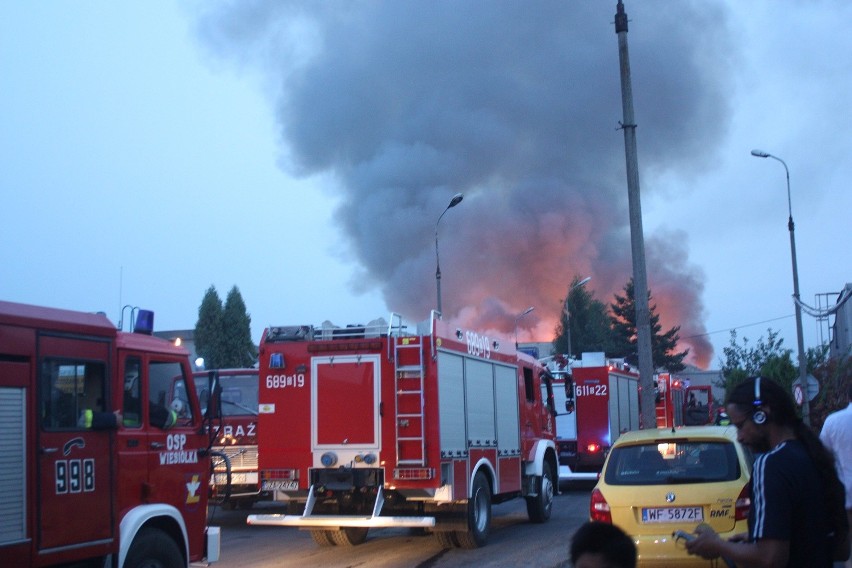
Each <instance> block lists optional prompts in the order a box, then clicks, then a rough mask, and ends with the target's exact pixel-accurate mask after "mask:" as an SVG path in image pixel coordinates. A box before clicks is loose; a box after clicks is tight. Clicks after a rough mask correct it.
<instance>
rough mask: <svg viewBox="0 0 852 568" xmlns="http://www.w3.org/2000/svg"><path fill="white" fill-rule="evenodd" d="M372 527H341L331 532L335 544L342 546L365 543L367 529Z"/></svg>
mask: <svg viewBox="0 0 852 568" xmlns="http://www.w3.org/2000/svg"><path fill="white" fill-rule="evenodd" d="M369 530H370V529H368V528H364V527H341V528H339V529H337V530H336V531H329V532H331V539H332V540H333V541H334V543H335V544H338V545H340V546H355V545H358V544H364V541H366V540H367V531H369Z"/></svg>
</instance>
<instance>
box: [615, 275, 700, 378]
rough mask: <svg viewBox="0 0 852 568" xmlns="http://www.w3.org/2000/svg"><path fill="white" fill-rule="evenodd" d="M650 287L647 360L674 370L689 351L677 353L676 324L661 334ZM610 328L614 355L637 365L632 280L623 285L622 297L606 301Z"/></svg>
mask: <svg viewBox="0 0 852 568" xmlns="http://www.w3.org/2000/svg"><path fill="white" fill-rule="evenodd" d="M651 299H652V297H651V290H648V310H649V311H650V314H651V316H650V317H651V360H652V362H653V366H654V369H666V370H667V371H669V372H671V373H677V372H678V371H682V370H683V369H685V368H686V367H685V365H684V364H683V359H684V358H685V357H686V356H687V355H688V354H689V349H687V350H685V351H680V352H677V351H676V350H677V342H678V340H679V339H680V336H679V335H678V332H679V331H680V326H675V327H673V328H671V329H670V330H668V331H667V332H665V333H660V332H661V331H662V325H661V324H660V316H659V314H657V313H656V312H657V305H656V304H652V303H651ZM610 330H611V333H612V335H611V340H612V346H613V350H612V352H611V355H612V356H614V357H624V358H625V359H627V360H628V361H629V362H631V364H637V360H638V353H637V351H638V350H637V347H636V343H637V332H636V302H635V295H634V288H633V279H632V278H631V279H630V281H629V282H627V284H626V285H625V286H624V296H619V295H618V294H616V295H615V303H613V304H610Z"/></svg>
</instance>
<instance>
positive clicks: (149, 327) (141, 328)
mask: <svg viewBox="0 0 852 568" xmlns="http://www.w3.org/2000/svg"><path fill="white" fill-rule="evenodd" d="M133 333H142V334H144V335H152V334H153V333H154V312H152V311H151V310H139V313H138V314H137V316H136V323H135V324H134V325H133Z"/></svg>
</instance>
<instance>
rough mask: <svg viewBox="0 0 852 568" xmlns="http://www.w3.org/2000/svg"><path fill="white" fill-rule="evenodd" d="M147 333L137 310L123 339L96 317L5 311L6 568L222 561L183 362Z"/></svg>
mask: <svg viewBox="0 0 852 568" xmlns="http://www.w3.org/2000/svg"><path fill="white" fill-rule="evenodd" d="M152 327H153V313H151V312H147V311H144V310H142V311H140V312H139V318H138V320H137V330H138V331H140V333H124V332H121V331H118V330H117V329H116V327H115V326H114V325H113V324H112V323H110V321H109V320H108V319H107V318H106V317H105V316H104V315H102V314H90V313H81V312H74V311H67V310H59V309H53V308H44V307H36V306H30V305H24V304H16V303H10V302H0V423H2V424H3V436H2V437H0V447H2V451H0V453H2V455H3V456H4V458H3V460H2V462H0V470H2V473H0V509H2V511H3V522H2V527H0V557H2V559H3V560H2V563H3V565H5V566H53V565H60V564H61V565H75V566H76V565H87V566H88V565H100V566H111V567H121V568H125V567H126V568H137V567H139V566H186V565H187V564H188V563H189V562H195V561H201V560H203V559H205V558H206V560H207V561H215V560H217V559H218V555H219V539H220V535H219V530H218V528H217V527H206V519H207V494H206V493H207V492H206V491H204V490H203V488H204V487H206V485H207V483H208V478H209V475H210V458H209V455H208V453H207V449H208V439H207V436H206V435H204V434H203V431H204V429H203V422H202V421H203V416H202V415H201V408H200V406H199V403H198V398H197V397H196V391H195V386H194V385H193V383H192V381H190V380H188V379H189V378H190V376H191V375H190V371H189V359H188V353H187V352H186V350H184V349H182V348H179V347H175V346H174V345H172V344H171V343H169V342H167V341H165V340H162V339H158V338H155V337H152V336H151V335H150V333H151V330H152ZM211 381H212V377H211ZM214 387H215V384H214ZM214 391H215V388H214ZM214 400H215V397H214ZM114 411H119V412H118V413H114Z"/></svg>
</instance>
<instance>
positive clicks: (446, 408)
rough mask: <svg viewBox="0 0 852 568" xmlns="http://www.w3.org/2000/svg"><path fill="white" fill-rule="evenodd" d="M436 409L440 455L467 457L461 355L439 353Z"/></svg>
mask: <svg viewBox="0 0 852 568" xmlns="http://www.w3.org/2000/svg"><path fill="white" fill-rule="evenodd" d="M438 408H439V409H440V411H439V412H440V416H439V423H440V428H441V452H442V454H443V455H445V456H450V457H457V458H458V457H462V456H466V455H467V424H466V422H465V419H464V358H463V357H462V356H461V355H456V354H452V353H446V352H443V351H442V352H439V353H438Z"/></svg>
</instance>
